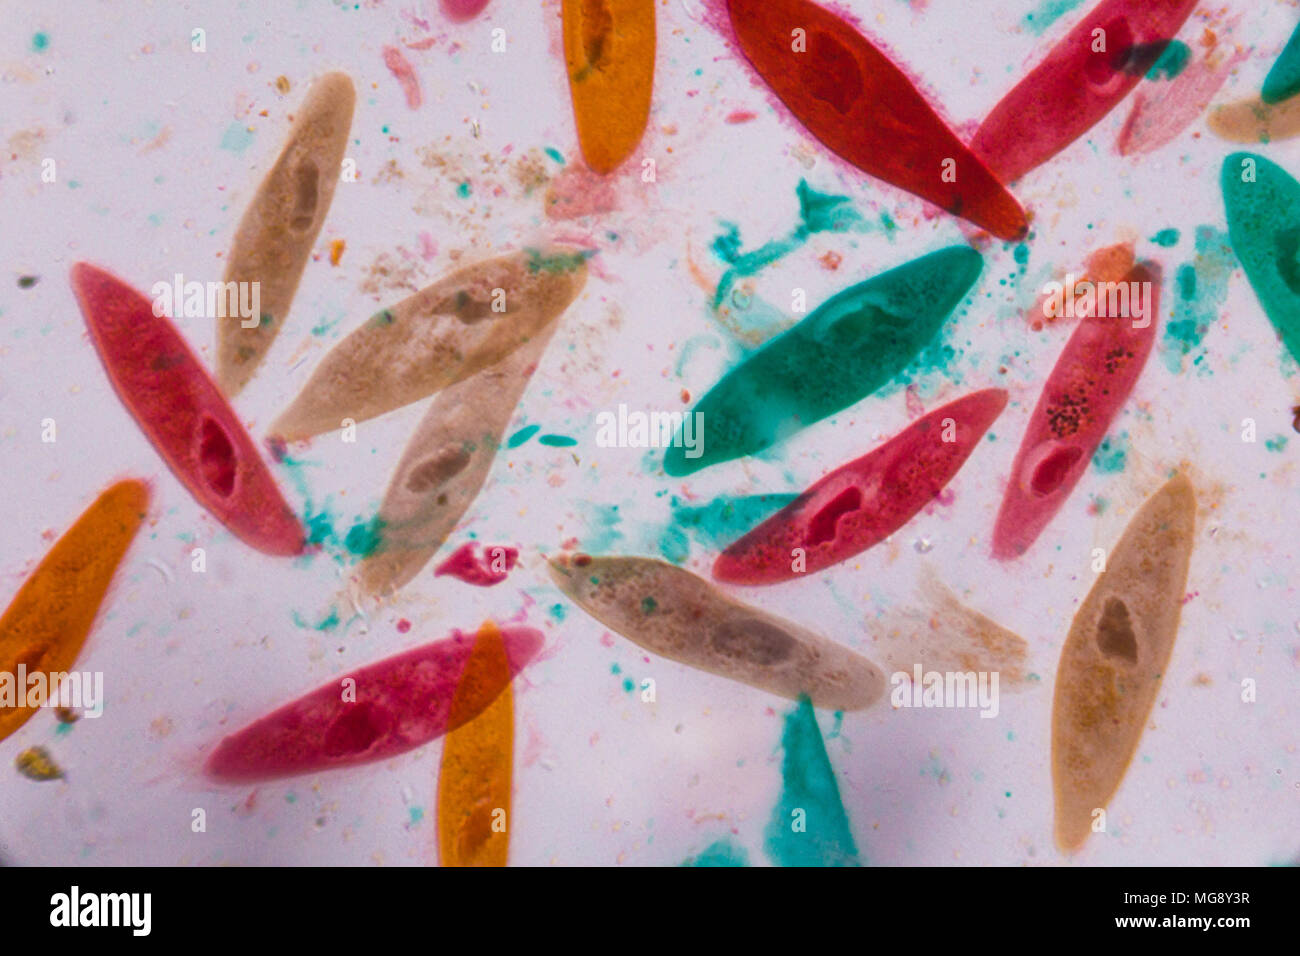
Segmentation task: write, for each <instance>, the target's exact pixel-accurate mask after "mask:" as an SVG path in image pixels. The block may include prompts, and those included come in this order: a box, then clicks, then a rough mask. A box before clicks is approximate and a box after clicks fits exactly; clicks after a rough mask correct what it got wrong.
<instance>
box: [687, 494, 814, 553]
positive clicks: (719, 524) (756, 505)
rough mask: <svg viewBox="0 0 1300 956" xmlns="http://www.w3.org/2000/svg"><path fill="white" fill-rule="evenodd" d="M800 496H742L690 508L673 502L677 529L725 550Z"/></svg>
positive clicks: (722, 498)
mask: <svg viewBox="0 0 1300 956" xmlns="http://www.w3.org/2000/svg"><path fill="white" fill-rule="evenodd" d="M797 497H798V495H793V494H772V495H741V496H736V497H733V496H723V497H719V498H714V499H713V500H712V501H710V502H709V503H708V504H703V505H689V504H685V503H683V502H682V501H680V500H679V499H678V498H676V497H675V496H674V497H673V499H672V509H673V517H672V520H673V526H674V527H676V528H678V529H680V530H681V531H683V532H685V533H689V534H690V535H691V536H692V537H694V538H696V539H697V540H699V541H701V542H702V543H703V544H706V545H708V546H710V547H714V548H725V547H726V546H727V545H729V544H731V543H732V542H733V541H735V540H736V539H737V538H739V537H740V536H741V535H743V534H745V533H746V532H747V531H749V530H750V529H751V528H753V527H754V526H755V525H757V524H759V523H760V522H762V521H764V520H766V519H767V518H768V517H769V516H771V515H772V514H773V513H775V512H777V511H779V510H780V509H782V508H784V507H785V506H786V505H788V504H789V503H790V502H792V501H794V500H795V498H797Z"/></svg>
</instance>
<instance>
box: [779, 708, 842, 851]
mask: <svg viewBox="0 0 1300 956" xmlns="http://www.w3.org/2000/svg"><path fill="white" fill-rule="evenodd" d="M781 746H782V748H783V749H784V750H785V758H784V760H783V762H782V764H781V776H782V779H783V784H782V788H781V799H780V800H779V801H778V802H777V805H776V809H774V810H773V811H772V819H771V821H770V822H769V823H768V825H767V830H766V831H765V837H766V842H765V846H766V850H767V855H768V856H769V857H771V858H772V861H773V862H774V863H776V864H778V865H779V866H860V865H861V862H860V861H859V859H858V847H857V844H856V843H854V842H853V833H852V831H851V830H850V829H849V818H848V815H847V814H846V813H845V812H844V804H843V802H842V801H841V800H840V788H839V785H838V784H837V783H836V782H835V769H834V768H833V767H832V766H831V760H830V757H829V756H827V754H826V744H825V743H824V742H823V741H822V732H821V729H820V728H819V727H818V726H817V717H816V715H815V714H814V713H813V706H812V701H811V700H809V699H808V698H807V697H804V698H802V699H801V700H800V701H799V705H798V706H797V707H796V708H795V709H794V710H793V711H791V712H790V713H789V714H788V715H787V716H786V718H785V731H784V733H783V734H782V735H781ZM800 811H802V813H801V812H800ZM801 826H802V830H801V829H800V827H801Z"/></svg>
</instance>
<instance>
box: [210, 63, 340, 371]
mask: <svg viewBox="0 0 1300 956" xmlns="http://www.w3.org/2000/svg"><path fill="white" fill-rule="evenodd" d="M356 98H357V95H356V91H355V90H354V89H353V88H352V80H351V79H349V78H348V76H347V74H346V73H327V74H325V75H324V76H322V77H321V78H320V79H318V80H317V81H316V82H315V83H313V84H312V85H311V89H310V90H308V92H307V97H306V98H305V99H304V100H303V103H302V106H301V107H300V108H299V109H298V113H297V116H296V118H295V119H294V123H293V126H292V128H291V129H290V130H289V138H288V139H287V140H286V141H285V144H284V148H283V149H282V150H281V151H280V156H279V158H278V159H277V160H276V161H275V165H274V166H272V167H271V171H270V172H269V173H267V174H266V178H265V179H264V180H262V184H261V185H260V186H258V187H257V193H256V194H255V195H254V196H253V201H252V202H251V203H249V205H248V209H247V211H245V213H244V218H243V219H241V220H240V221H239V228H238V229H236V230H235V239H234V242H233V243H232V244H231V247H230V259H229V261H228V262H227V263H226V276H225V281H226V282H250V283H251V282H256V283H258V289H259V299H260V303H261V312H262V314H261V317H260V320H259V321H258V323H257V325H256V326H255V327H253V328H244V327H243V323H242V321H241V320H240V319H239V318H238V317H230V316H227V317H225V318H218V319H217V381H218V382H219V383H220V385H221V387H222V388H223V389H224V390H225V392H226V394H227V395H230V396H233V395H235V394H237V393H238V392H239V391H240V389H242V388H243V387H244V386H245V385H246V384H248V380H249V379H250V378H252V377H253V373H254V372H255V371H257V367H258V365H260V364H261V363H262V360H263V359H264V358H265V357H266V353H267V352H268V351H270V348H271V344H272V343H273V342H274V341H275V337H276V336H277V335H279V334H280V329H281V328H283V327H284V322H285V319H286V318H288V316H289V306H290V304H291V303H292V302H293V295H294V293H295V292H296V291H297V290H298V282H299V280H301V279H302V272H303V269H305V268H306V266H307V260H308V259H309V258H310V257H311V248H312V245H313V244H314V243H315V242H316V237H317V236H318V235H319V234H320V230H321V226H323V225H324V224H325V216H326V214H327V213H329V209H330V203H331V202H332V201H333V199H334V187H335V185H336V184H337V183H338V181H339V177H340V175H341V172H342V165H343V153H344V151H345V150H346V149H347V144H348V130H350V129H351V127H352V108H353V106H354V105H355V103H356Z"/></svg>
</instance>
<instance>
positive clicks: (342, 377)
mask: <svg viewBox="0 0 1300 956" xmlns="http://www.w3.org/2000/svg"><path fill="white" fill-rule="evenodd" d="M586 281H587V267H586V263H585V254H584V253H582V252H575V251H562V250H551V251H546V252H540V251H537V250H525V251H523V252H516V253H511V254H510V255H505V256H499V257H497V258H495V259H488V260H487V261H485V262H480V263H477V264H475V265H470V266H466V267H464V268H462V269H458V270H457V271H455V272H453V273H452V274H450V275H448V276H446V277H444V278H442V279H440V280H438V281H437V282H435V283H434V284H433V285H430V286H426V287H425V288H424V289H421V290H420V291H419V292H417V293H416V294H415V295H412V296H410V297H408V298H406V299H403V300H402V301H401V302H399V303H398V304H397V305H395V306H393V307H392V308H390V309H384V310H382V311H380V312H378V313H377V314H375V315H373V316H371V317H370V319H368V320H367V321H366V323H365V324H364V325H363V326H362V327H361V328H359V329H357V330H356V331H354V332H353V333H352V334H351V335H349V336H347V337H346V338H345V339H343V340H342V341H341V342H339V343H338V345H336V346H334V348H332V349H331V350H330V351H329V352H328V353H327V354H326V355H325V357H324V358H323V359H322V360H321V363H320V365H318V366H317V367H316V370H315V371H314V372H313V373H312V375H311V378H310V379H308V381H307V384H306V386H304V388H303V390H302V392H301V393H299V395H298V397H297V398H295V399H294V400H293V402H292V404H290V406H289V407H288V408H287V409H286V410H285V411H284V413H283V414H281V415H280V417H279V418H278V419H276V421H275V422H274V423H272V425H271V427H270V429H269V434H270V437H272V438H276V439H280V440H283V441H298V440H301V439H305V438H311V437H312V436H314V435H319V434H321V433H323V432H328V431H333V430H334V429H336V428H341V427H343V420H344V419H345V418H346V419H351V420H352V421H354V422H361V421H365V420H366V419H370V418H375V417H377V416H379V415H383V414H384V413H385V412H390V411H392V410H393V409H395V408H401V407H402V406H403V405H409V404H410V403H412V402H416V401H419V400H420V399H422V398H425V397H426V396H428V395H432V394H433V393H434V392H436V391H438V390H440V389H443V388H446V387H447V386H449V385H454V384H455V383H456V382H459V381H463V380H464V379H466V378H468V377H469V376H471V375H474V374H475V373H477V372H479V371H482V370H483V369H485V368H488V367H489V366H492V365H495V364H496V363H498V362H500V361H501V360H502V359H504V358H505V357H506V356H507V355H509V354H510V353H511V352H513V351H515V350H516V349H518V348H520V347H521V346H524V345H526V344H527V343H529V342H531V341H534V340H535V339H536V338H537V337H538V336H539V335H541V334H542V332H543V330H545V329H546V328H547V327H548V326H549V325H550V324H551V323H553V322H554V321H555V320H556V319H557V318H558V317H559V316H560V314H561V313H562V312H564V310H565V309H566V308H568V306H569V303H571V302H572V301H573V300H574V298H575V297H576V296H577V295H578V293H579V292H580V291H581V290H582V287H583V285H584V284H585V283H586Z"/></svg>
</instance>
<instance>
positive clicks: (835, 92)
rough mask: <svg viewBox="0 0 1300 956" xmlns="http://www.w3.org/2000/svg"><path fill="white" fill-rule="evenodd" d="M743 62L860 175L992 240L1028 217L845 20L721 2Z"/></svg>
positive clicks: (758, 0) (804, 10)
mask: <svg viewBox="0 0 1300 956" xmlns="http://www.w3.org/2000/svg"><path fill="white" fill-rule="evenodd" d="M727 9H728V12H729V14H730V18H731V26H732V29H733V30H734V31H735V36H736V41H737V42H738V44H739V46H740V49H741V52H742V53H744V55H745V58H746V59H747V60H749V62H750V63H751V64H752V65H753V67H754V69H755V70H757V71H758V74H759V75H760V76H761V77H762V78H763V80H764V81H765V82H766V83H767V84H768V86H770V87H771V88H772V90H773V91H774V92H775V93H776V95H777V97H778V98H779V99H780V100H781V102H782V103H784V104H785V106H786V108H787V109H789V110H790V112H791V113H792V114H794V117H795V118H796V119H797V120H798V121H799V122H800V123H802V124H803V125H804V126H805V127H807V129H808V132H810V133H811V134H812V135H813V136H815V137H816V138H817V139H818V140H819V141H820V142H821V143H822V144H823V145H825V146H826V147H827V148H828V149H830V150H831V151H832V152H834V153H835V154H837V155H838V156H840V157H841V158H843V159H845V160H847V161H848V162H850V163H852V164H853V165H854V166H856V167H857V168H859V169H861V170H862V171H863V172H866V173H869V174H871V175H872V176H875V177H877V178H879V179H883V180H885V181H886V182H889V183H892V184H894V185H895V186H898V187H900V188H902V189H906V190H907V191H908V192H910V193H913V194H914V195H917V196H920V197H921V198H923V199H927V200H929V201H930V202H932V203H934V204H935V205H936V206H939V207H940V208H941V209H944V210H946V211H948V212H950V213H952V214H953V215H955V216H960V217H962V218H963V219H967V220H969V221H970V222H973V223H974V224H975V225H977V226H979V227H981V228H983V229H987V230H988V231H989V232H991V233H993V235H995V236H997V237H998V238H999V239H1007V240H1011V239H1019V238H1020V237H1022V236H1023V235H1024V234H1025V232H1026V230H1027V222H1026V219H1025V212H1024V210H1023V209H1021V208H1020V204H1019V203H1018V202H1016V199H1015V197H1014V196H1012V195H1011V193H1010V192H1008V191H1007V189H1006V187H1005V186H1004V185H1003V184H1002V183H1001V182H999V181H998V180H997V178H996V177H995V176H994V175H993V173H991V172H990V171H989V169H988V168H986V167H985V165H984V163H982V162H981V161H980V160H978V159H977V158H976V157H975V154H974V153H972V152H971V150H969V149H968V148H967V147H966V146H965V144H963V143H962V142H961V140H959V139H958V138H957V136H956V134H955V133H953V131H952V130H951V129H949V128H948V126H947V124H946V123H944V121H943V120H942V119H941V118H940V117H939V115H938V114H937V113H936V112H935V111H934V109H933V108H932V107H931V106H930V104H929V103H928V102H927V101H926V99H925V97H924V96H922V95H921V93H920V91H919V90H917V88H916V87H915V86H914V85H913V84H912V81H911V80H909V79H908V78H907V76H906V74H904V73H903V71H902V70H900V69H899V68H898V67H897V66H895V65H894V64H893V62H892V61H891V60H890V59H889V58H888V57H887V56H885V55H884V54H883V53H881V52H880V50H878V49H876V47H875V46H874V45H873V44H872V43H871V41H869V40H868V39H867V38H866V37H865V36H863V35H862V34H861V33H859V32H858V31H857V30H856V29H854V27H853V26H852V25H851V24H850V23H848V22H847V21H845V20H843V19H841V18H840V17H839V16H837V15H835V14H834V13H832V12H831V11H829V10H827V9H825V8H824V7H820V6H818V5H817V4H815V3H811V2H809V0H727Z"/></svg>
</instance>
